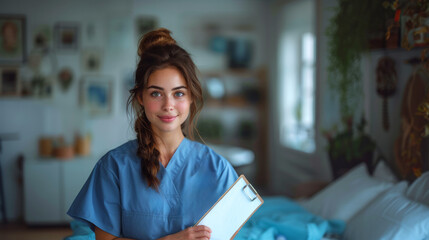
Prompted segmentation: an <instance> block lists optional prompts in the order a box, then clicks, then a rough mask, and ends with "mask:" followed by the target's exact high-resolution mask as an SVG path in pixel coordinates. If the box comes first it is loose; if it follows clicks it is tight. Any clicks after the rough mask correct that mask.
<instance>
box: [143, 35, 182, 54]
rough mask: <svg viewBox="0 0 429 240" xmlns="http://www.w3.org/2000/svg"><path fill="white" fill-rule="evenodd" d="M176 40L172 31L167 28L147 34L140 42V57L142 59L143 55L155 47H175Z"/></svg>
mask: <svg viewBox="0 0 429 240" xmlns="http://www.w3.org/2000/svg"><path fill="white" fill-rule="evenodd" d="M174 44H176V40H174V39H173V38H172V37H171V32H170V30H168V29H166V28H159V29H157V30H153V31H151V32H148V33H146V34H145V35H144V36H143V37H142V38H141V39H140V42H139V50H138V55H139V56H140V57H141V56H142V54H143V53H144V52H145V51H146V50H147V49H149V48H151V47H153V46H165V45H174Z"/></svg>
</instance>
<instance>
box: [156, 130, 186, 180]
mask: <svg viewBox="0 0 429 240" xmlns="http://www.w3.org/2000/svg"><path fill="white" fill-rule="evenodd" d="M188 141H189V140H188V139H187V138H186V137H185V138H183V140H182V141H181V142H180V144H179V146H178V147H177V149H176V151H175V152H174V154H173V156H172V157H171V159H170V161H169V162H168V164H167V166H166V167H164V165H162V163H161V162H160V163H159V164H160V165H161V168H164V170H165V171H166V172H167V173H168V174H169V175H170V177H172V178H173V179H174V177H175V176H177V173H178V172H179V171H180V169H181V167H182V166H183V164H184V158H183V157H182V156H183V151H184V149H186V145H187V144H188Z"/></svg>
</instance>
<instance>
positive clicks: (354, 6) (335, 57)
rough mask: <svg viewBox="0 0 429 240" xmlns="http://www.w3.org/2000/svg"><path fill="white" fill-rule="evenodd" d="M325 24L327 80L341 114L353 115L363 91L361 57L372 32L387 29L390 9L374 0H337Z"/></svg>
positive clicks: (367, 47)
mask: <svg viewBox="0 0 429 240" xmlns="http://www.w3.org/2000/svg"><path fill="white" fill-rule="evenodd" d="M334 11H335V13H334V16H333V17H332V18H331V19H330V25H329V26H328V28H327V32H326V34H327V37H328V51H329V57H328V58H329V59H328V60H329V65H328V73H329V76H328V83H329V86H330V88H331V89H332V90H334V92H335V94H337V96H338V98H339V101H340V114H341V116H342V117H347V116H352V115H353V106H356V105H357V103H358V101H359V98H360V96H361V95H362V81H361V79H362V74H361V69H360V58H361V55H362V53H363V52H365V51H367V50H368V49H369V39H370V37H371V36H372V35H373V34H374V33H381V34H382V35H383V34H384V33H385V32H386V21H387V19H388V18H389V17H391V15H392V14H391V13H392V12H393V10H392V9H386V8H385V7H383V6H382V4H380V2H379V1H374V0H362V1H356V0H338V6H337V7H336V8H335V9H334Z"/></svg>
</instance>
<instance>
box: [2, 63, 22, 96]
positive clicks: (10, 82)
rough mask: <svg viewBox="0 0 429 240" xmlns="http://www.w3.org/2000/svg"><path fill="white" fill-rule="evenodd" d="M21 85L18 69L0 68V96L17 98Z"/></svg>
mask: <svg viewBox="0 0 429 240" xmlns="http://www.w3.org/2000/svg"><path fill="white" fill-rule="evenodd" d="M20 92H21V83H20V79H19V68H18V67H0V96H1V97H13V96H19V95H20Z"/></svg>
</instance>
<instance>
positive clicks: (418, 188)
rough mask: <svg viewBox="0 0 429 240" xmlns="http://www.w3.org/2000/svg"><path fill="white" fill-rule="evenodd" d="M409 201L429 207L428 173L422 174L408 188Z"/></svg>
mask: <svg viewBox="0 0 429 240" xmlns="http://www.w3.org/2000/svg"><path fill="white" fill-rule="evenodd" d="M405 195H406V196H407V197H408V198H409V199H411V200H414V201H416V202H419V203H422V204H425V205H426V206H429V172H426V173H424V174H422V175H421V176H420V177H419V178H417V179H416V180H415V181H414V182H413V183H412V184H411V185H410V187H409V188H408V190H407V193H406V194H405Z"/></svg>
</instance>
